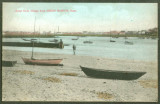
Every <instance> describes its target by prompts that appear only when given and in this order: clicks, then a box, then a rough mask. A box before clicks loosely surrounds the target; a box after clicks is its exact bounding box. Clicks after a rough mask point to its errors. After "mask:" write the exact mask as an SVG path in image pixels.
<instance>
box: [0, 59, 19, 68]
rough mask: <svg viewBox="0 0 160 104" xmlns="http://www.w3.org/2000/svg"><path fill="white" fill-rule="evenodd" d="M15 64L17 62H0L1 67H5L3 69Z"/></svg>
mask: <svg viewBox="0 0 160 104" xmlns="http://www.w3.org/2000/svg"><path fill="white" fill-rule="evenodd" d="M16 63H17V61H5V60H2V66H5V67H13V66H14V65H15V64H16Z"/></svg>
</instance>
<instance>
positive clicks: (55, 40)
mask: <svg viewBox="0 0 160 104" xmlns="http://www.w3.org/2000/svg"><path fill="white" fill-rule="evenodd" d="M49 42H58V40H57V39H53V40H49Z"/></svg>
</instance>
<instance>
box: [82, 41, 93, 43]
mask: <svg viewBox="0 0 160 104" xmlns="http://www.w3.org/2000/svg"><path fill="white" fill-rule="evenodd" d="M83 43H88V44H92V43H93V42H92V41H84V42H83Z"/></svg>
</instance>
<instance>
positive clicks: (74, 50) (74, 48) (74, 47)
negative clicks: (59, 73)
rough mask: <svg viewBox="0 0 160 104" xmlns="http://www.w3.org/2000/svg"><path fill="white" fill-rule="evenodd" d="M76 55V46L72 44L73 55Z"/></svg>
mask: <svg viewBox="0 0 160 104" xmlns="http://www.w3.org/2000/svg"><path fill="white" fill-rule="evenodd" d="M75 53H76V46H75V45H74V44H73V54H74V55H75Z"/></svg>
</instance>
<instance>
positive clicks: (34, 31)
mask: <svg viewBox="0 0 160 104" xmlns="http://www.w3.org/2000/svg"><path fill="white" fill-rule="evenodd" d="M35 27H36V17H35V20H34V35H35Z"/></svg>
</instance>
